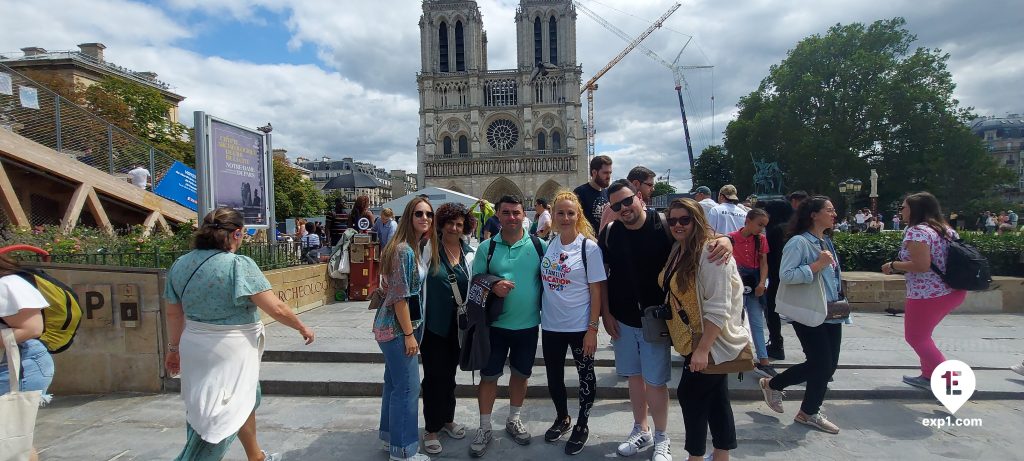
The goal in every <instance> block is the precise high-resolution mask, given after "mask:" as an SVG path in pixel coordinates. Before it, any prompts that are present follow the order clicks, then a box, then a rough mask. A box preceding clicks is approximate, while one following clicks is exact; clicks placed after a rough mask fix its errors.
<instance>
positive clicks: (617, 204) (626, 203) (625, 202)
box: [611, 194, 636, 213]
mask: <svg viewBox="0 0 1024 461" xmlns="http://www.w3.org/2000/svg"><path fill="white" fill-rule="evenodd" d="M635 197H636V195H635V194H634V195H630V196H629V197H626V198H624V199H622V200H619V201H618V202H615V203H613V204H612V205H611V207H612V211H614V212H616V213H617V212H618V211H619V210H621V209H622V207H624V206H633V199H634V198H635Z"/></svg>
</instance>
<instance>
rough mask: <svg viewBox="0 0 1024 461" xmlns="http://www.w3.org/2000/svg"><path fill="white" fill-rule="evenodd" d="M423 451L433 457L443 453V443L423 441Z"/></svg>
mask: <svg viewBox="0 0 1024 461" xmlns="http://www.w3.org/2000/svg"><path fill="white" fill-rule="evenodd" d="M423 451H425V452H427V453H428V454H431V455H436V454H438V453H441V441H440V440H438V439H423Z"/></svg>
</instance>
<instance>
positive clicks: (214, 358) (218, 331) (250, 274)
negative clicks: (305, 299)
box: [164, 207, 314, 461]
mask: <svg viewBox="0 0 1024 461" xmlns="http://www.w3.org/2000/svg"><path fill="white" fill-rule="evenodd" d="M242 234H243V229H242V215H241V213H239V212H238V211H235V210H234V209H231V208H227V207H222V208H217V209H216V210H213V211H211V212H210V213H208V214H207V215H206V217H204V218H203V222H202V224H201V225H200V227H199V230H197V231H196V233H195V237H194V239H193V242H192V247H193V248H194V250H192V251H191V252H189V253H188V254H185V255H184V256H182V257H180V258H178V260H177V261H175V262H174V265H173V266H171V269H170V270H169V271H168V272H167V284H166V285H165V287H164V297H165V298H167V324H168V327H167V329H168V334H169V335H170V344H168V347H167V350H168V352H167V358H166V360H165V365H166V367H167V371H168V372H169V373H170V374H172V375H173V374H177V373H179V372H180V373H181V398H182V399H183V400H185V420H186V421H187V425H186V428H185V433H186V443H185V448H184V449H183V450H182V451H181V454H179V455H178V457H177V458H175V459H176V460H179V461H211V460H220V459H223V458H224V455H225V454H226V453H227V451H228V448H229V447H230V446H231V443H232V442H234V440H235V437H238V439H239V440H241V442H242V448H244V449H245V455H246V458H247V459H248V460H249V461H263V460H268V461H277V460H280V459H282V458H281V456H280V455H277V454H268V453H266V452H265V451H262V450H261V449H260V445H259V442H257V441H256V408H257V407H259V405H260V399H261V392H260V386H259V374H260V356H261V355H262V354H263V344H264V333H263V322H261V321H260V317H259V314H258V313H257V312H256V308H257V307H258V308H260V309H261V310H263V312H266V313H267V314H268V315H270V316H271V317H272V318H273V319H274V320H277V321H278V322H280V323H281V324H282V325H285V326H288V327H291V328H293V329H295V330H296V331H298V332H299V334H300V335H302V338H303V340H305V342H306V344H310V343H312V342H313V337H314V335H313V330H311V329H309V328H308V327H306V325H304V324H303V323H302V321H301V320H299V318H298V317H297V316H296V315H295V313H294V312H292V310H291V308H290V307H289V306H288V305H287V304H285V303H284V302H282V301H281V300H280V299H278V297H277V295H275V294H274V293H273V292H272V291H271V287H270V282H268V281H267V278H266V277H264V276H263V272H262V271H260V268H259V267H258V266H257V265H256V262H254V261H253V260H252V259H250V258H249V257H248V256H242V255H239V254H236V252H237V251H238V247H239V246H240V245H241V243H242ZM225 396H226V397H225Z"/></svg>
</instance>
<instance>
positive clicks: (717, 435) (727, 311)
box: [658, 198, 750, 461]
mask: <svg viewBox="0 0 1024 461" xmlns="http://www.w3.org/2000/svg"><path fill="white" fill-rule="evenodd" d="M666 217H667V221H668V225H669V228H670V229H671V231H672V237H673V238H674V239H675V241H676V243H675V244H674V245H673V246H672V253H671V254H670V255H669V257H668V261H666V262H665V268H664V269H662V271H661V274H660V275H659V276H658V281H659V283H660V284H661V285H662V287H663V288H665V289H666V291H668V293H669V296H668V304H669V307H670V308H671V309H672V310H673V311H674V313H673V316H672V319H671V320H669V325H670V331H673V346H674V347H675V349H676V352H679V353H680V354H682V355H683V374H682V377H681V378H680V379H679V386H678V388H677V389H676V397H677V398H678V399H679V406H680V407H682V410H683V426H684V427H685V429H686V444H685V445H684V448H685V449H686V451H687V452H688V453H689V454H690V457H689V460H690V461H700V460H703V459H704V454H705V452H706V451H707V434H708V429H710V430H711V444H712V446H714V447H715V449H714V452H713V454H712V459H714V460H715V461H727V460H728V459H729V450H734V449H736V447H737V443H736V424H735V421H734V420H733V414H732V403H731V402H730V401H729V386H728V384H727V379H728V375H727V374H711V373H707V372H706V371H707V367H708V365H709V364H711V363H712V361H713V363H717V364H722V363H726V362H729V361H732V360H736V358H737V357H739V355H740V353H741V352H742V351H743V348H745V347H750V334H749V333H748V331H747V325H746V322H745V321H744V319H743V281H742V280H741V279H740V275H739V272H737V270H736V262H735V261H734V260H729V262H728V263H726V264H723V265H718V264H715V263H713V262H711V261H710V260H708V251H709V250H708V245H707V244H708V243H709V242H711V241H712V240H714V231H713V230H712V229H711V227H710V225H709V224H708V221H707V218H706V217H705V216H704V209H703V208H702V207H701V205H700V203H697V202H696V201H694V200H692V199H688V198H680V199H676V200H673V201H672V203H670V204H669V207H668V211H667V213H666ZM666 285H667V286H666ZM690 319H693V320H692V321H691V320H690ZM687 326H688V327H687ZM683 329H687V331H690V330H692V331H693V335H692V336H691V335H687V334H681V333H680V332H681V331H682V330H683ZM698 335H699V338H700V340H699V341H698V342H697V343H696V344H694V341H693V340H694V338H697V337H698Z"/></svg>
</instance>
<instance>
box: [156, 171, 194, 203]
mask: <svg viewBox="0 0 1024 461" xmlns="http://www.w3.org/2000/svg"><path fill="white" fill-rule="evenodd" d="M153 192H154V193H156V194H157V195H159V196H161V197H164V198H166V199H170V200H173V201H174V202H176V203H178V204H179V205H181V206H184V207H186V208H188V209H190V210H192V211H196V210H198V209H199V201H198V199H196V170H193V169H191V168H189V167H188V165H185V164H184V163H181V162H174V164H173V165H171V169H170V170H167V174H166V175H164V179H161V180H160V183H159V184H157V185H156V188H154V189H153Z"/></svg>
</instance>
